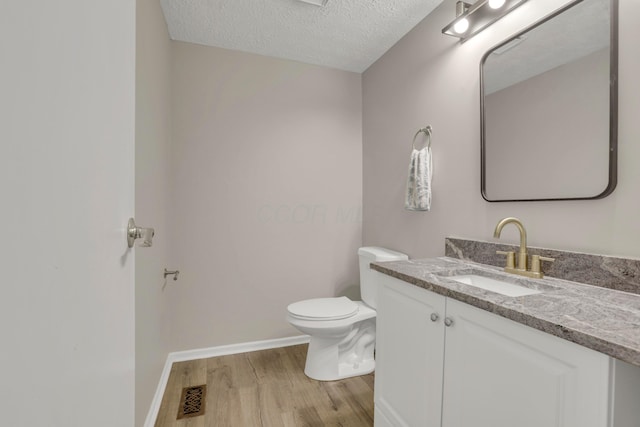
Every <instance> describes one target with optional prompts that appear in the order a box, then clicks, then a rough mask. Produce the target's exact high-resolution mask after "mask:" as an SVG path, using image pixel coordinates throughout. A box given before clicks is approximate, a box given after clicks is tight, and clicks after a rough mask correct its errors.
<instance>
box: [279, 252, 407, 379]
mask: <svg viewBox="0 0 640 427" xmlns="http://www.w3.org/2000/svg"><path fill="white" fill-rule="evenodd" d="M358 255H359V257H360V293H361V295H362V301H351V300H350V299H349V298H347V297H336V298H315V299H309V300H304V301H299V302H295V303H293V304H290V305H289V306H288V307H287V320H288V321H289V323H291V325H293V326H295V327H296V328H297V329H298V330H300V331H301V332H304V333H305V334H307V335H309V336H311V341H310V342H309V349H308V350H307V362H306V364H305V367H304V373H305V374H306V375H307V376H308V377H310V378H313V379H316V380H321V381H332V380H339V379H342V378H348V377H355V376H358V375H365V374H368V373H371V372H373V370H374V368H375V361H374V359H373V349H374V346H375V339H376V310H375V309H376V302H377V295H378V289H377V286H378V284H377V283H376V280H375V277H376V276H375V274H373V272H372V271H371V270H370V269H369V264H370V263H372V262H378V261H380V262H382V261H402V260H407V259H409V257H408V256H407V255H405V254H402V253H400V252H395V251H392V250H389V249H384V248H378V247H374V246H371V247H365V248H360V249H359V250H358Z"/></svg>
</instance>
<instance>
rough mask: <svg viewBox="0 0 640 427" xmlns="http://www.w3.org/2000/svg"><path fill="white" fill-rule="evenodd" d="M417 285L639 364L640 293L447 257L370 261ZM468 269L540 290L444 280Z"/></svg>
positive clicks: (377, 267)
mask: <svg viewBox="0 0 640 427" xmlns="http://www.w3.org/2000/svg"><path fill="white" fill-rule="evenodd" d="M371 268H372V269H374V270H377V271H379V272H381V273H384V274H387V275H389V276H392V277H395V278H397V279H400V280H403V281H405V282H408V283H411V284H413V285H415V286H418V287H421V288H424V289H427V290H429V291H432V292H435V293H437V294H440V295H444V296H446V297H450V298H453V299H456V300H458V301H462V302H465V303H467V304H470V305H472V306H475V307H478V308H481V309H483V310H486V311H489V312H491V313H495V314H497V315H499V316H502V317H505V318H507V319H511V320H513V321H516V322H518V323H521V324H523V325H527V326H530V327H532V328H535V329H538V330H540V331H543V332H547V333H549V334H551V335H555V336H557V337H560V338H563V339H566V340H568V341H572V342H574V343H577V344H580V345H582V346H584V347H587V348H590V349H593V350H596V351H599V352H601V353H604V354H607V355H609V356H611V357H614V358H616V359H620V360H623V361H625V362H628V363H631V364H633V365H636V366H640V295H638V294H634V293H628V292H623V291H619V290H612V289H607V288H603V287H599V286H592V285H586V284H582V283H577V282H572V281H568V280H561V279H556V278H552V277H545V278H544V279H528V278H526V277H520V276H516V275H514V274H509V273H505V272H504V271H503V270H502V269H501V268H498V267H493V266H489V265H485V264H479V263H475V262H472V261H467V260H459V259H455V258H449V257H439V258H429V259H418V260H409V261H392V262H379V263H372V264H371ZM472 270H475V271H476V272H480V273H481V274H482V275H484V276H487V277H494V278H496V279H502V280H505V281H508V282H511V283H515V284H519V285H521V286H525V287H528V288H535V289H539V290H541V291H543V292H542V293H539V294H534V295H526V296H520V297H508V296H504V295H501V294H497V293H494V292H490V291H485V290H483V289H480V288H476V287H473V286H470V285H464V284H462V283H458V282H455V281H453V280H450V279H447V276H454V275H458V274H469V273H471V271H472Z"/></svg>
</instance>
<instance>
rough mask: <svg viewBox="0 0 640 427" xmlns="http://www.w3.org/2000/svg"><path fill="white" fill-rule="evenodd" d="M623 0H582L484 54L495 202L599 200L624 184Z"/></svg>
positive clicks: (485, 167) (484, 104)
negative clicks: (620, 175) (620, 173)
mask: <svg viewBox="0 0 640 427" xmlns="http://www.w3.org/2000/svg"><path fill="white" fill-rule="evenodd" d="M617 11H618V0H576V1H573V2H571V3H569V4H568V5H566V6H565V7H563V8H561V9H559V10H557V11H556V12H554V13H552V14H551V15H549V16H547V17H545V18H543V19H542V20H540V21H539V22H537V23H535V24H533V25H531V26H530V27H528V28H526V29H525V30H523V31H522V32H520V33H518V34H516V35H515V36H513V37H511V38H509V39H508V40H505V41H504V42H502V43H500V44H499V45H497V46H495V47H494V48H492V49H490V50H489V51H488V52H487V53H486V54H485V55H484V56H483V58H482V60H481V62H480V100H481V162H482V165H481V175H482V176H481V191H482V197H484V199H485V200H487V201H489V202H506V201H534V200H585V199H599V198H603V197H606V196H607V195H609V194H611V192H613V190H614V189H615V187H616V183H617V121H618V111H617V109H618V100H617V94H618V85H617V80H618V79H617V72H618V24H617V21H618V13H617Z"/></svg>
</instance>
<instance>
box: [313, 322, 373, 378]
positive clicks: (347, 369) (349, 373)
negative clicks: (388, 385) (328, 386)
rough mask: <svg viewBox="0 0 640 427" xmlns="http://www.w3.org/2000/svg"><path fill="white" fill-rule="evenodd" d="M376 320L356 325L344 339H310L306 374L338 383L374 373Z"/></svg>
mask: <svg viewBox="0 0 640 427" xmlns="http://www.w3.org/2000/svg"><path fill="white" fill-rule="evenodd" d="M375 336H376V329H375V318H372V319H367V320H364V321H362V322H358V324H356V325H354V329H353V330H351V331H350V333H349V334H347V336H346V337H342V338H321V337H317V336H316V337H314V336H312V337H311V341H310V342H309V348H308V350H307V361H306V363H305V367H304V373H305V374H306V375H307V376H308V377H309V378H312V379H314V380H319V381H335V380H340V379H344V378H349V377H356V376H360V375H366V374H370V373H371V372H373V371H374V370H375V359H374V357H373V351H374V347H375Z"/></svg>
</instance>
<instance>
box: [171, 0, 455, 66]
mask: <svg viewBox="0 0 640 427" xmlns="http://www.w3.org/2000/svg"><path fill="white" fill-rule="evenodd" d="M307 1H309V0H307ZM315 1H317V0H314V2H315ZM441 2H442V0H328V1H327V2H326V4H325V5H324V6H316V5H313V4H309V3H306V2H303V1H300V0H161V3H162V9H163V11H164V15H165V18H166V20H167V24H168V26H169V35H170V36H171V38H172V39H173V40H179V41H185V42H191V43H197V44H203V45H209V46H216V47H222V48H225V49H233V50H239V51H244V52H252V53H257V54H260V55H267V56H273V57H277V58H286V59H292V60H295V61H301V62H306V63H309V64H318V65H324V66H327V67H332V68H338V69H341V70H347V71H355V72H363V71H364V70H366V69H367V68H368V67H369V66H370V65H371V64H372V63H373V62H375V61H376V60H377V59H378V58H380V56H382V54H383V53H385V52H386V51H387V50H388V49H389V48H390V47H391V46H393V45H394V44H395V43H396V42H397V41H398V40H400V38H402V37H403V36H404V35H405V34H406V33H407V32H409V30H411V29H412V28H413V27H414V26H415V25H416V24H418V23H419V22H420V21H421V20H422V19H424V18H425V17H426V16H427V15H428V14H429V13H430V12H431V11H432V10H433V9H435V8H436V6H438V5H439V4H440V3H441ZM452 13H453V12H452Z"/></svg>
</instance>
